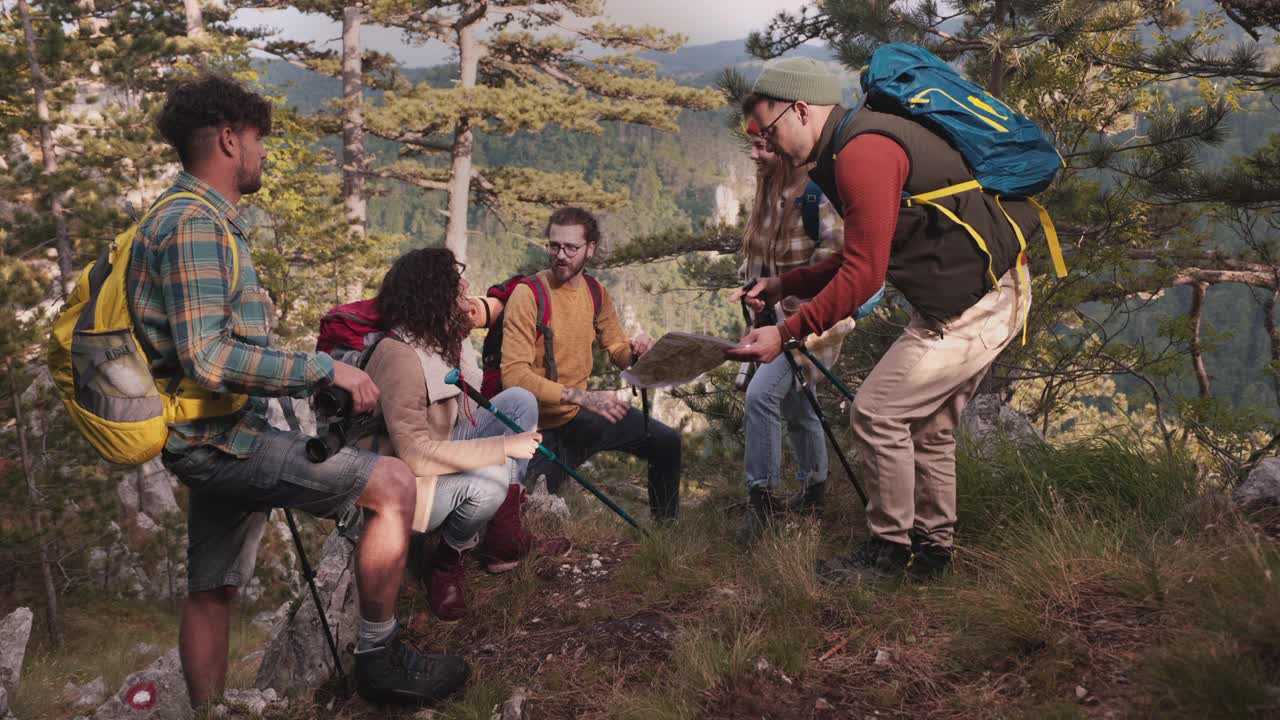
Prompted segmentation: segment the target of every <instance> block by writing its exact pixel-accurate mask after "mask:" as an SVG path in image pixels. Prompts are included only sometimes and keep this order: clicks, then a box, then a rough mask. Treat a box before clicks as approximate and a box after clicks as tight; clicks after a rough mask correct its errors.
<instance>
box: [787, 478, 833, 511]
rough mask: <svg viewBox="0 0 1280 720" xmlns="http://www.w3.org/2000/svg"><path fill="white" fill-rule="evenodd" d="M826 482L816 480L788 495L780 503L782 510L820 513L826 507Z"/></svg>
mask: <svg viewBox="0 0 1280 720" xmlns="http://www.w3.org/2000/svg"><path fill="white" fill-rule="evenodd" d="M826 498H827V483H826V482H825V481H824V482H817V483H813V484H811V485H807V486H806V487H805V489H804V491H803V492H799V493H796V494H795V495H792V496H791V497H788V498H787V499H786V500H785V501H783V503H782V511H783V512H789V513H810V514H813V515H821V514H822V508H824V507H826Z"/></svg>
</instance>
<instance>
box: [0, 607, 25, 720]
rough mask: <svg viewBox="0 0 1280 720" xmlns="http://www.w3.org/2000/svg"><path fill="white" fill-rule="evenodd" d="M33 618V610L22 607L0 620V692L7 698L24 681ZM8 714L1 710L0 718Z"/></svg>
mask: <svg viewBox="0 0 1280 720" xmlns="http://www.w3.org/2000/svg"><path fill="white" fill-rule="evenodd" d="M31 617H32V616H31V608H25V607H20V608H18V609H17V610H14V611H13V612H11V613H9V614H8V615H7V616H5V618H4V620H0V691H3V692H4V693H5V694H6V695H7V697H13V695H14V693H16V692H17V691H18V682H19V681H20V680H21V679H22V660H23V659H24V658H25V657H26V655H27V641H28V640H30V639H31ZM0 703H4V704H7V701H5V700H0ZM7 712H8V708H7V707H6V708H4V709H3V710H0V717H3V716H4V715H5V714H6V713H7Z"/></svg>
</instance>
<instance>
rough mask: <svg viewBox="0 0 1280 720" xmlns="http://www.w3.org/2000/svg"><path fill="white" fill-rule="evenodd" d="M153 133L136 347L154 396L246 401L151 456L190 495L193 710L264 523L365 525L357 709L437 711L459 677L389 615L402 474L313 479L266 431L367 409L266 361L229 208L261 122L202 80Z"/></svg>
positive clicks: (187, 626) (220, 82) (276, 434)
mask: <svg viewBox="0 0 1280 720" xmlns="http://www.w3.org/2000/svg"><path fill="white" fill-rule="evenodd" d="M158 126H159V130H160V133H161V134H162V135H163V136H164V137H165V139H166V140H167V141H168V142H169V144H170V145H172V146H173V148H174V149H175V150H176V151H177V153H178V158H179V159H180V160H181V162H182V168H183V169H182V172H181V173H179V175H178V177H177V179H176V180H175V181H174V184H173V185H172V186H171V187H170V188H169V189H167V190H165V191H164V193H162V194H161V197H160V199H161V200H167V202H165V204H163V205H162V206H160V207H159V208H158V209H157V210H156V212H153V213H151V214H150V215H149V216H148V217H147V218H146V220H145V221H144V222H143V223H142V224H141V225H140V226H139V228H138V234H137V239H136V242H135V243H134V246H133V254H132V256H131V257H130V261H129V274H128V292H129V297H130V306H131V307H130V310H131V312H132V314H133V317H134V318H135V321H136V326H137V330H138V336H139V338H140V339H141V340H142V344H143V345H144V346H145V347H144V350H145V351H146V353H147V357H148V359H149V361H150V363H151V368H152V372H153V374H154V375H155V377H156V378H157V379H158V381H160V382H165V381H169V382H172V383H173V384H174V386H175V387H176V385H177V382H178V381H179V380H181V379H183V378H187V379H189V381H192V382H194V383H196V384H198V385H199V386H200V387H202V388H206V389H208V390H210V391H213V392H216V393H234V394H242V395H247V396H248V401H247V402H245V403H244V404H243V405H242V406H240V408H239V409H238V410H235V411H233V412H232V413H231V414H229V415H225V416H222V417H216V418H206V419H201V420H199V421H195V422H181V421H180V422H175V423H172V424H171V425H170V433H169V440H168V442H167V443H166V445H165V449H164V453H163V460H164V464H165V466H166V467H168V468H169V470H170V471H172V472H173V473H174V474H175V475H176V476H177V477H178V479H179V480H181V481H182V483H183V484H185V485H186V486H187V488H188V491H189V495H188V497H189V507H188V521H187V543H188V544H187V578H188V580H187V583H188V596H187V600H186V602H185V604H184V605H183V609H182V620H181V629H180V633H179V638H178V647H179V652H180V655H181V658H182V669H183V674H184V676H185V677H186V681H187V688H188V690H189V692H190V697H191V703H192V705H193V706H196V707H199V706H202V705H204V704H206V703H207V702H208V701H209V700H210V699H212V698H214V697H216V696H218V695H219V694H220V693H221V692H222V690H223V687H224V685H225V682H226V675H227V650H228V629H229V627H230V620H231V603H232V600H233V599H234V598H235V595H236V589H237V587H239V586H240V585H242V584H244V583H246V582H248V581H249V580H250V578H252V577H253V567H254V562H255V558H256V555H257V550H258V543H259V541H260V540H261V538H262V532H263V529H264V528H265V525H266V519H267V513H268V512H269V511H270V510H271V509H272V508H276V507H285V508H294V509H298V510H303V511H306V512H307V513H310V514H312V515H314V516H316V517H321V518H331V519H335V520H337V521H338V525H339V527H340V528H346V527H354V526H355V525H357V524H358V520H359V518H360V517H361V515H362V516H363V526H362V527H361V528H360V540H359V543H358V545H357V547H356V551H355V556H356V585H357V589H358V592H359V597H360V627H359V638H358V641H357V649H356V653H355V660H356V663H355V664H356V667H355V675H356V681H357V687H358V689H359V691H360V694H361V695H363V696H364V697H365V698H366V699H368V700H371V701H375V702H410V703H426V702H431V701H434V700H436V699H438V698H440V697H443V696H444V695H446V694H448V693H449V692H451V691H453V690H454V689H456V688H458V687H459V686H461V685H462V684H463V683H464V682H465V680H466V676H467V672H468V670H467V666H466V663H464V662H463V661H462V659H461V658H458V657H453V656H443V655H431V656H423V655H420V654H418V653H417V652H415V651H413V650H411V649H409V648H408V647H407V646H405V645H404V644H403V643H402V642H400V639H399V633H398V625H397V623H396V619H395V615H394V611H395V603H396V597H397V595H398V593H399V589H400V582H401V579H402V577H403V576H404V567H405V558H406V554H407V551H408V547H409V528H410V524H411V522H412V520H413V512H414V507H415V504H416V492H417V488H416V483H415V480H414V475H413V472H412V471H410V470H409V468H408V467H407V466H406V465H405V464H404V463H403V462H401V461H400V460H397V459H394V458H386V457H379V456H378V455H377V454H375V453H372V452H368V451H363V450H356V449H354V448H349V447H348V448H343V449H342V450H341V451H340V452H339V453H338V454H337V455H335V456H334V457H332V458H330V459H329V460H327V461H326V462H324V463H320V464H314V463H311V462H310V461H308V460H307V458H306V455H305V453H304V445H305V442H306V439H307V438H306V437H305V436H303V435H301V434H299V433H297V432H280V431H277V430H275V429H273V428H271V427H270V426H269V425H268V424H267V416H266V407H267V398H268V397H285V396H289V397H305V396H308V395H310V394H311V393H312V392H314V391H315V390H316V389H317V388H320V387H322V386H325V385H330V384H332V385H335V386H337V387H340V388H343V389H345V390H347V391H348V392H350V393H351V395H352V397H353V400H354V404H355V409H356V411H357V412H364V411H366V410H369V409H371V408H373V407H374V405H375V404H376V403H377V400H378V388H377V387H376V386H375V385H374V384H373V382H372V381H371V380H370V379H369V376H368V375H366V374H365V373H364V372H363V371H361V370H359V369H357V368H355V367H353V366H351V365H346V364H343V363H335V362H334V361H333V359H332V358H330V357H329V356H328V355H326V354H324V353H302V352H288V351H285V350H279V349H275V348H272V347H270V346H269V340H270V324H271V320H272V317H271V315H272V312H273V310H272V306H271V299H270V297H269V296H268V294H267V291H266V290H265V289H264V288H262V287H261V286H260V285H259V280H258V274H257V272H255V270H254V267H253V260H252V257H251V256H250V253H249V245H248V242H247V240H248V228H247V227H246V222H245V218H244V217H243V216H242V215H241V214H240V212H239V210H238V209H237V205H238V204H239V202H240V199H241V198H242V197H244V196H245V195H250V194H252V193H255V192H257V191H258V190H259V189H260V188H261V187H262V163H263V160H264V159H265V158H266V155H267V153H266V150H265V148H264V146H263V142H262V138H263V136H264V135H267V134H268V133H270V132H271V106H270V104H268V102H267V101H266V100H265V99H264V98H263V97H261V96H260V95H257V94H255V93H253V92H250V91H249V90H247V89H245V88H244V87H242V86H241V85H240V84H239V83H236V82H235V81H233V80H230V79H228V78H225V77H220V76H216V75H211V76H205V77H201V78H197V79H194V80H190V81H187V82H183V83H180V84H178V85H177V86H175V87H174V88H172V90H171V91H170V92H169V96H168V98H167V100H166V102H165V105H164V108H163V110H162V111H161V113H160V117H159V120H158ZM171 195H178V197H176V198H169V196H171ZM361 510H363V513H361V512H360V511H361Z"/></svg>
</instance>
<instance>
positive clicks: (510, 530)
mask: <svg viewBox="0 0 1280 720" xmlns="http://www.w3.org/2000/svg"><path fill="white" fill-rule="evenodd" d="M523 504H524V487H522V486H520V485H508V486H507V499H506V500H503V501H502V506H501V507H499V508H498V512H496V513H494V514H493V518H492V519H490V520H489V527H488V529H486V530H485V533H484V542H482V543H481V544H480V547H479V549H478V550H476V554H477V555H478V556H479V557H480V561H481V562H482V563H484V569H485V570H488V571H489V572H491V573H501V572H506V571H508V570H514V569H515V568H516V566H518V565H519V564H520V560H521V559H523V558H524V556H525V555H528V554H529V550H530V548H532V547H533V535H532V534H531V533H530V532H529V531H528V530H525V529H524V524H523V523H522V522H521V519H520V506H521V505H523Z"/></svg>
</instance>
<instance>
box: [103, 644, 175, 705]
mask: <svg viewBox="0 0 1280 720" xmlns="http://www.w3.org/2000/svg"><path fill="white" fill-rule="evenodd" d="M194 717H195V714H194V712H193V711H192V710H191V700H190V698H189V696H188V695H187V684H186V682H185V681H184V680H183V679H182V662H181V661H180V660H179V659H178V649H177V648H174V649H172V650H170V651H169V652H167V653H165V654H164V655H163V656H161V657H160V658H159V659H157V660H156V661H155V662H153V663H151V665H150V666H148V667H147V668H146V669H145V670H142V671H140V672H136V673H134V674H132V675H130V676H129V677H127V678H125V680H124V684H122V685H121V686H120V689H119V690H118V691H116V694H115V695H114V696H113V697H112V698H111V699H109V700H107V701H106V702H105V703H103V704H102V705H100V706H98V709H97V710H96V711H94V713H93V720H137V719H138V718H155V720H162V719H163V720H190V719H191V718H194Z"/></svg>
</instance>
